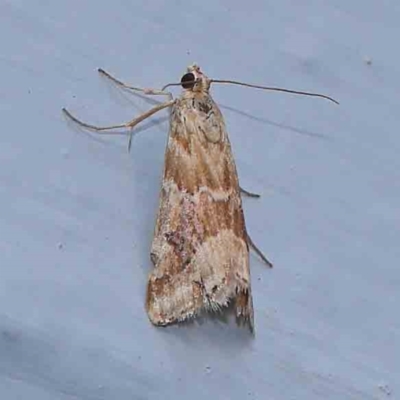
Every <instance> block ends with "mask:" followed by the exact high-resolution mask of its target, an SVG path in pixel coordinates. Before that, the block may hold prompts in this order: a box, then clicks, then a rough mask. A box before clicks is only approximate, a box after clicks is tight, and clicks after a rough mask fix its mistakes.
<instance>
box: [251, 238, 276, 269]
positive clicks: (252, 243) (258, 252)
mask: <svg viewBox="0 0 400 400" xmlns="http://www.w3.org/2000/svg"><path fill="white" fill-rule="evenodd" d="M247 243H248V244H249V246H250V247H251V248H252V249H253V250H254V251H255V252H256V253H257V254H258V256H259V257H260V258H261V260H263V261H264V262H265V264H267V265H268V267H270V268H272V267H273V265H272V263H271V261H269V260H268V258H267V257H265V256H264V254H263V253H262V251H261V250H260V249H259V248H258V247H257V246H256V245H255V244H254V242H253V241H252V240H251V237H250V235H249V234H247Z"/></svg>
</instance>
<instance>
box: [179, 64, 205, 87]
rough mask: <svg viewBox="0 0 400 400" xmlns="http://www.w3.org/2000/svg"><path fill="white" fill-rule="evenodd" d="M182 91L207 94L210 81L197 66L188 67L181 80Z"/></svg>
mask: <svg viewBox="0 0 400 400" xmlns="http://www.w3.org/2000/svg"><path fill="white" fill-rule="evenodd" d="M181 85H182V87H183V89H185V90H188V91H191V92H208V91H209V89H210V85H211V79H209V78H207V76H205V75H204V74H203V72H202V71H201V70H200V67H199V66H198V65H197V64H193V65H189V67H188V68H187V72H186V74H185V75H183V76H182V78H181Z"/></svg>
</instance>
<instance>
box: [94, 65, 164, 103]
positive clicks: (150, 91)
mask: <svg viewBox="0 0 400 400" xmlns="http://www.w3.org/2000/svg"><path fill="white" fill-rule="evenodd" d="M98 71H99V73H100V74H101V75H104V76H105V77H106V78H108V79H110V80H111V81H113V82H114V83H116V84H117V85H118V86H121V87H123V88H124V89H128V90H133V91H135V92H141V93H143V94H146V95H149V96H167V97H168V98H169V99H170V100H172V93H170V92H165V91H163V90H155V89H142V88H138V87H135V86H129V85H127V84H125V83H124V82H122V81H120V80H119V79H117V78H114V77H113V76H112V75H110V74H109V73H108V72H106V71H104V69H102V68H99V69H98Z"/></svg>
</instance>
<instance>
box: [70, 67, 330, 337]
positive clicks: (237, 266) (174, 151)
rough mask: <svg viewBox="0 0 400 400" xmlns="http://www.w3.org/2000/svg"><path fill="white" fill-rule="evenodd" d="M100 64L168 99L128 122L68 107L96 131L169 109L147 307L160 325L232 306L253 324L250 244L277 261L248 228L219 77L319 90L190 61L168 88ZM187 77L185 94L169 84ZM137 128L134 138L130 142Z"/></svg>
mask: <svg viewBox="0 0 400 400" xmlns="http://www.w3.org/2000/svg"><path fill="white" fill-rule="evenodd" d="M99 72H100V73H101V74H102V75H103V76H106V77H107V78H109V79H111V80H112V81H114V83H116V84H118V85H119V86H120V87H122V88H125V89H128V90H133V91H136V92H141V93H143V94H146V95H160V96H166V97H167V99H168V100H167V101H166V102H164V103H160V104H158V105H157V106H155V107H153V108H152V109H150V110H149V111H147V112H145V113H144V114H142V115H140V116H139V117H137V118H134V119H133V120H132V121H129V122H127V123H125V124H121V125H114V126H107V127H98V126H94V125H90V124H87V123H84V122H82V121H80V120H79V119H77V118H76V117H74V116H73V115H72V114H71V113H69V112H68V111H67V110H66V109H65V108H64V109H63V112H64V113H65V114H66V115H67V116H68V117H69V118H70V119H72V120H73V121H75V122H76V123H78V124H79V125H81V126H83V127H86V128H88V129H91V130H94V131H106V130H110V129H116V128H128V129H132V128H134V127H135V126H136V125H137V124H138V123H140V122H141V121H143V120H145V119H146V118H148V117H150V116H151V115H153V114H155V113H156V112H158V111H160V110H162V109H165V108H169V109H170V128H169V135H168V141H167V146H166V151H165V163H164V172H163V177H162V184H161V193H160V203H159V209H158V216H157V219H156V226H155V231H154V238H153V242H152V245H151V253H150V255H151V261H152V263H153V264H154V269H153V271H152V272H151V273H150V276H149V280H148V286H147V295H146V310H147V313H148V316H149V319H150V321H151V322H152V323H153V324H154V325H158V326H166V325H169V324H172V323H177V322H180V321H184V320H187V319H191V318H194V317H196V316H197V315H199V314H202V313H203V312H208V311H211V312H221V311H226V310H228V309H229V310H232V309H233V312H234V314H235V316H236V320H237V322H238V323H239V324H241V325H247V326H248V328H249V329H250V331H251V332H254V311H253V299H252V293H251V281H250V266H249V247H252V248H253V249H254V250H255V251H256V252H257V254H258V255H259V256H260V257H261V259H262V260H263V261H264V262H265V263H266V264H267V265H268V266H269V267H272V264H271V263H270V262H269V261H268V259H267V258H266V257H265V256H264V255H263V254H262V252H261V251H260V250H258V249H257V247H256V246H255V245H254V243H253V242H252V240H251V238H250V236H249V234H248V233H247V230H246V225H245V220H244V215H243V209H242V199H241V193H243V194H246V195H249V196H253V197H259V196H258V195H255V194H252V193H249V192H246V191H245V190H243V189H241V187H240V186H239V180H238V175H237V171H236V165H235V161H234V158H233V155H232V149H231V145H230V142H229V138H228V134H227V131H226V128H225V122H224V119H223V116H222V114H221V111H220V109H219V108H218V106H217V104H216V103H215V102H214V100H213V98H212V97H211V95H210V86H211V84H212V83H229V84H236V85H242V86H247V87H253V88H258V89H265V90H275V91H283V92H289V93H294V94H302V95H309V96H317V97H322V98H326V99H328V100H331V101H333V102H335V103H337V102H336V101H335V100H334V99H332V98H330V97H328V96H325V95H321V94H316V93H308V92H299V91H293V90H288V89H281V88H274V87H265V86H258V85H250V84H246V83H242V82H237V81H229V80H213V79H209V78H208V77H207V76H206V75H204V73H203V72H202V71H201V70H200V68H199V66H197V65H191V66H189V67H188V69H187V73H185V74H184V75H183V77H182V79H181V82H180V83H173V84H168V85H166V86H165V87H164V88H162V89H161V90H153V89H141V88H136V87H133V86H128V85H126V84H124V83H122V82H121V81H119V80H117V79H115V78H114V77H112V76H111V75H110V74H108V73H107V72H105V71H104V70H102V69H99ZM176 85H181V86H182V88H183V92H182V94H181V96H180V97H178V98H175V99H174V98H173V97H172V95H171V94H170V93H169V92H168V91H166V89H167V88H168V87H170V86H176ZM131 140H132V135H131V137H130V140H129V148H130V145H131Z"/></svg>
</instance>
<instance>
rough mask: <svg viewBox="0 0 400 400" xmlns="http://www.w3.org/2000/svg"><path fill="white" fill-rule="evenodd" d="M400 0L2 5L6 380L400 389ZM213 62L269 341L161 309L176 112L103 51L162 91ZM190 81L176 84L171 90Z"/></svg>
mask: <svg viewBox="0 0 400 400" xmlns="http://www.w3.org/2000/svg"><path fill="white" fill-rule="evenodd" d="M399 20H400V5H399V3H398V2H396V1H389V0H387V1H382V2H379V4H378V3H377V2H374V1H371V0H368V1H350V2H348V3H347V4H344V2H340V1H329V2H328V1H322V0H319V1H317V0H315V1H311V0H310V1H305V2H295V1H290V0H283V1H280V2H276V1H254V2H247V3H243V4H240V5H239V3H237V4H234V3H233V2H230V1H221V2H213V1H205V2H204V1H203V2H182V1H177V0H175V1H151V2H134V1H127V0H115V1H113V2H108V3H105V2H98V1H92V0H85V1H77V0H70V1H64V0H62V1H56V2H51V1H41V2H32V1H27V0H25V1H23V0H19V1H17V0H14V1H11V0H10V1H6V0H3V1H2V2H0V36H1V37H2V40H1V44H0V49H1V51H0V76H1V78H0V79H1V84H0V121H1V127H2V129H1V134H0V149H1V151H0V165H1V168H0V221H1V224H0V249H1V259H0V397H1V399H7V400H14V399H29V400H34V399H40V400H43V399H44V400H46V399H118V400H122V399H160V398H188V399H189V398H190V399H204V398H207V397H213V398H219V399H245V398H250V399H253V398H254V399H274V400H288V399H294V400H300V399H305V400H312V399H321V398H324V399H360V400H361V399H362V400H364V399H385V398H393V399H395V398H400V383H399V382H400V381H399V371H400V361H399V360H400V357H399V355H400V317H399V311H398V306H399V302H400V294H399V292H400V291H399V287H400V269H399V259H400V246H399V239H400V207H399V204H400V179H399V178H400V172H399V171H400V157H399V154H400V135H399V126H400V113H399V93H400V78H399V76H400V73H399V72H400V67H399V65H400V63H399V52H398V51H397V47H396V40H397V38H398V37H399V35H400V28H399V26H400V25H399V23H398V21H399ZM193 61H196V62H198V63H199V64H200V65H201V66H202V67H203V69H204V71H205V72H206V73H207V74H208V75H209V76H211V77H215V78H225V79H238V80H245V81H248V82H251V83H259V84H265V85H271V86H283V87H288V88H292V89H297V90H306V91H316V92H322V93H325V94H328V95H331V96H333V97H335V98H336V99H337V100H339V101H340V103H341V104H340V106H335V105H334V104H331V103H329V102H327V101H324V100H320V99H314V98H306V97H296V96H290V95H285V94H279V93H273V92H262V91H257V90H251V89H245V88H239V87H229V86H215V87H214V89H213V93H214V97H215V99H216V100H217V101H218V103H219V104H220V105H221V106H222V110H223V112H224V114H225V117H226V122H227V125H228V129H229V133H230V136H231V141H232V144H233V148H234V153H235V157H236V161H237V164H238V169H239V174H240V178H241V183H242V186H243V187H244V188H246V189H248V190H251V191H256V192H259V193H260V194H261V195H262V198H261V199H260V200H254V199H244V202H245V212H246V220H247V225H248V230H249V231H250V233H251V235H252V237H253V239H254V241H255V242H256V243H257V244H258V246H259V247H260V248H262V249H263V250H264V251H265V252H266V254H267V255H268V257H269V258H270V259H271V260H272V261H273V262H274V264H275V268H274V269H273V270H272V271H270V270H267V269H266V268H265V267H264V265H262V263H260V262H259V260H258V258H257V257H256V256H254V255H253V256H252V258H251V264H252V278H253V295H254V302H255V312H256V330H257V334H256V337H255V339H251V338H250V337H249V335H248V332H247V331H244V330H240V329H238V328H236V326H235V325H234V324H233V323H232V324H223V323H221V322H218V321H209V320H203V321H202V323H197V322H196V323H194V324H190V325H188V326H185V327H171V328H168V329H156V328H154V327H152V326H151V325H150V324H149V322H148V320H147V316H146V314H145V311H144V305H143V304H144V295H145V287H146V278H147V274H148V272H149V270H150V268H151V263H150V260H149V256H148V253H149V246H150V242H151V236H152V231H153V225H154V220H155V212H156V208H157V204H158V191H159V182H160V175H161V170H162V164H163V153H164V146H165V141H166V135H167V131H168V125H167V121H166V118H167V114H166V113H161V114H160V115H158V116H156V118H155V119H153V120H152V121H150V122H149V123H144V124H143V125H142V128H141V129H139V132H140V133H139V134H138V135H136V136H135V137H134V141H133V147H132V151H131V152H130V153H128V152H127V136H126V134H127V132H125V134H124V135H115V136H112V135H111V136H96V135H95V134H92V133H88V132H85V131H83V130H81V129H79V128H78V127H77V126H76V125H74V124H71V123H68V122H67V121H66V120H65V119H64V118H63V116H62V115H61V112H60V110H61V107H63V106H66V107H68V109H69V110H70V111H71V112H74V113H75V114H76V115H77V116H79V117H81V118H82V119H84V120H85V121H88V122H91V123H95V124H99V125H107V124H113V123H120V122H124V121H127V120H129V119H131V118H133V117H134V116H136V115H138V114H139V113H140V112H142V111H144V110H147V109H148V108H149V107H150V106H151V104H150V103H149V102H145V101H143V100H142V99H140V98H139V97H137V96H132V95H129V94H127V93H124V92H121V91H120V90H118V89H117V88H115V87H114V86H113V85H112V84H110V83H109V82H108V81H106V80H105V79H101V78H100V77H99V76H98V74H97V72H96V70H97V68H98V67H102V68H104V69H106V70H108V71H109V72H111V73H113V74H115V75H116V76H117V77H118V78H120V79H122V80H124V81H126V82H128V83H131V84H134V85H136V86H144V87H156V88H159V87H161V86H163V85H164V84H166V83H168V82H172V81H177V80H179V79H180V77H181V75H182V74H183V73H184V72H185V68H186V66H187V65H188V64H190V63H192V62H193ZM175 93H176V94H178V93H179V89H176V90H175Z"/></svg>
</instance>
